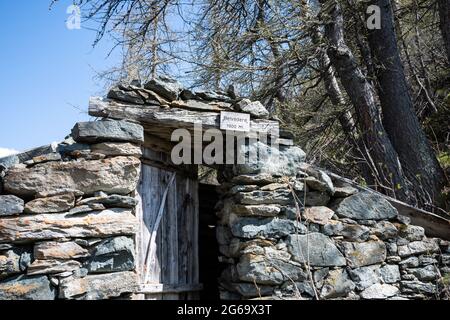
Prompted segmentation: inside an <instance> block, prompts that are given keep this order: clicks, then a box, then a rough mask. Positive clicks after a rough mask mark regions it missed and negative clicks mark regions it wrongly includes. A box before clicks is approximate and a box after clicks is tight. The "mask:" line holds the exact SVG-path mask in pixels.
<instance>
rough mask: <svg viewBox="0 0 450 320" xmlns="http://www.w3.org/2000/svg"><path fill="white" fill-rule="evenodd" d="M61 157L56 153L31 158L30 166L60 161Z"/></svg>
mask: <svg viewBox="0 0 450 320" xmlns="http://www.w3.org/2000/svg"><path fill="white" fill-rule="evenodd" d="M61 160H62V158H61V155H60V154H59V153H57V152H53V153H48V154H43V155H40V156H36V157H33V159H32V160H31V161H32V164H38V163H44V162H50V161H61Z"/></svg>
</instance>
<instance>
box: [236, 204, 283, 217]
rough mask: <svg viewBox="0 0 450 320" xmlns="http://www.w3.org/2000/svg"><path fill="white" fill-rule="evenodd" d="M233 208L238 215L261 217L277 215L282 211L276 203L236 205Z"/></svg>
mask: <svg viewBox="0 0 450 320" xmlns="http://www.w3.org/2000/svg"><path fill="white" fill-rule="evenodd" d="M232 210H233V213H235V214H237V215H243V216H260V217H275V216H278V215H279V214H280V212H281V209H280V207H279V206H276V205H247V206H243V205H235V206H234V207H233V209H232Z"/></svg>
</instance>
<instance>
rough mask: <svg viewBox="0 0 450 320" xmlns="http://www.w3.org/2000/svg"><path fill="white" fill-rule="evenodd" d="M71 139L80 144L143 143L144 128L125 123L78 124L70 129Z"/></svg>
mask: <svg viewBox="0 0 450 320" xmlns="http://www.w3.org/2000/svg"><path fill="white" fill-rule="evenodd" d="M72 136H73V139H74V140H75V141H77V142H82V143H99V142H114V141H115V142H133V143H137V144H141V143H143V142H144V128H143V127H142V126H141V125H139V124H135V123H131V122H127V121H123V120H120V121H115V120H114V121H113V120H108V121H92V122H79V123H77V124H76V125H75V127H74V128H73V129H72Z"/></svg>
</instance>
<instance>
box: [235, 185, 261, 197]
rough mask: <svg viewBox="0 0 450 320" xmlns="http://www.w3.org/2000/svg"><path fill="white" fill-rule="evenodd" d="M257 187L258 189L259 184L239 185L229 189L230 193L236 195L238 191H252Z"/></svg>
mask: <svg viewBox="0 0 450 320" xmlns="http://www.w3.org/2000/svg"><path fill="white" fill-rule="evenodd" d="M256 189H258V186H257V185H252V184H249V185H238V186H234V187H232V188H231V189H230V190H229V192H228V193H229V194H231V195H234V194H236V193H239V192H251V191H255V190H256Z"/></svg>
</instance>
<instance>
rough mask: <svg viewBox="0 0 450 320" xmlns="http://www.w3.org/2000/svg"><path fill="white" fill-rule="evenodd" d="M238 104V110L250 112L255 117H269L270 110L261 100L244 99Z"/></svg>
mask: <svg viewBox="0 0 450 320" xmlns="http://www.w3.org/2000/svg"><path fill="white" fill-rule="evenodd" d="M236 106H237V110H238V111H241V112H245V113H249V114H250V115H251V116H253V117H255V118H261V119H267V118H268V117H269V111H267V109H266V108H265V107H264V106H263V105H262V103H261V102H259V101H250V100H249V99H242V100H241V101H239V102H238V103H237V105H236Z"/></svg>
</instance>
